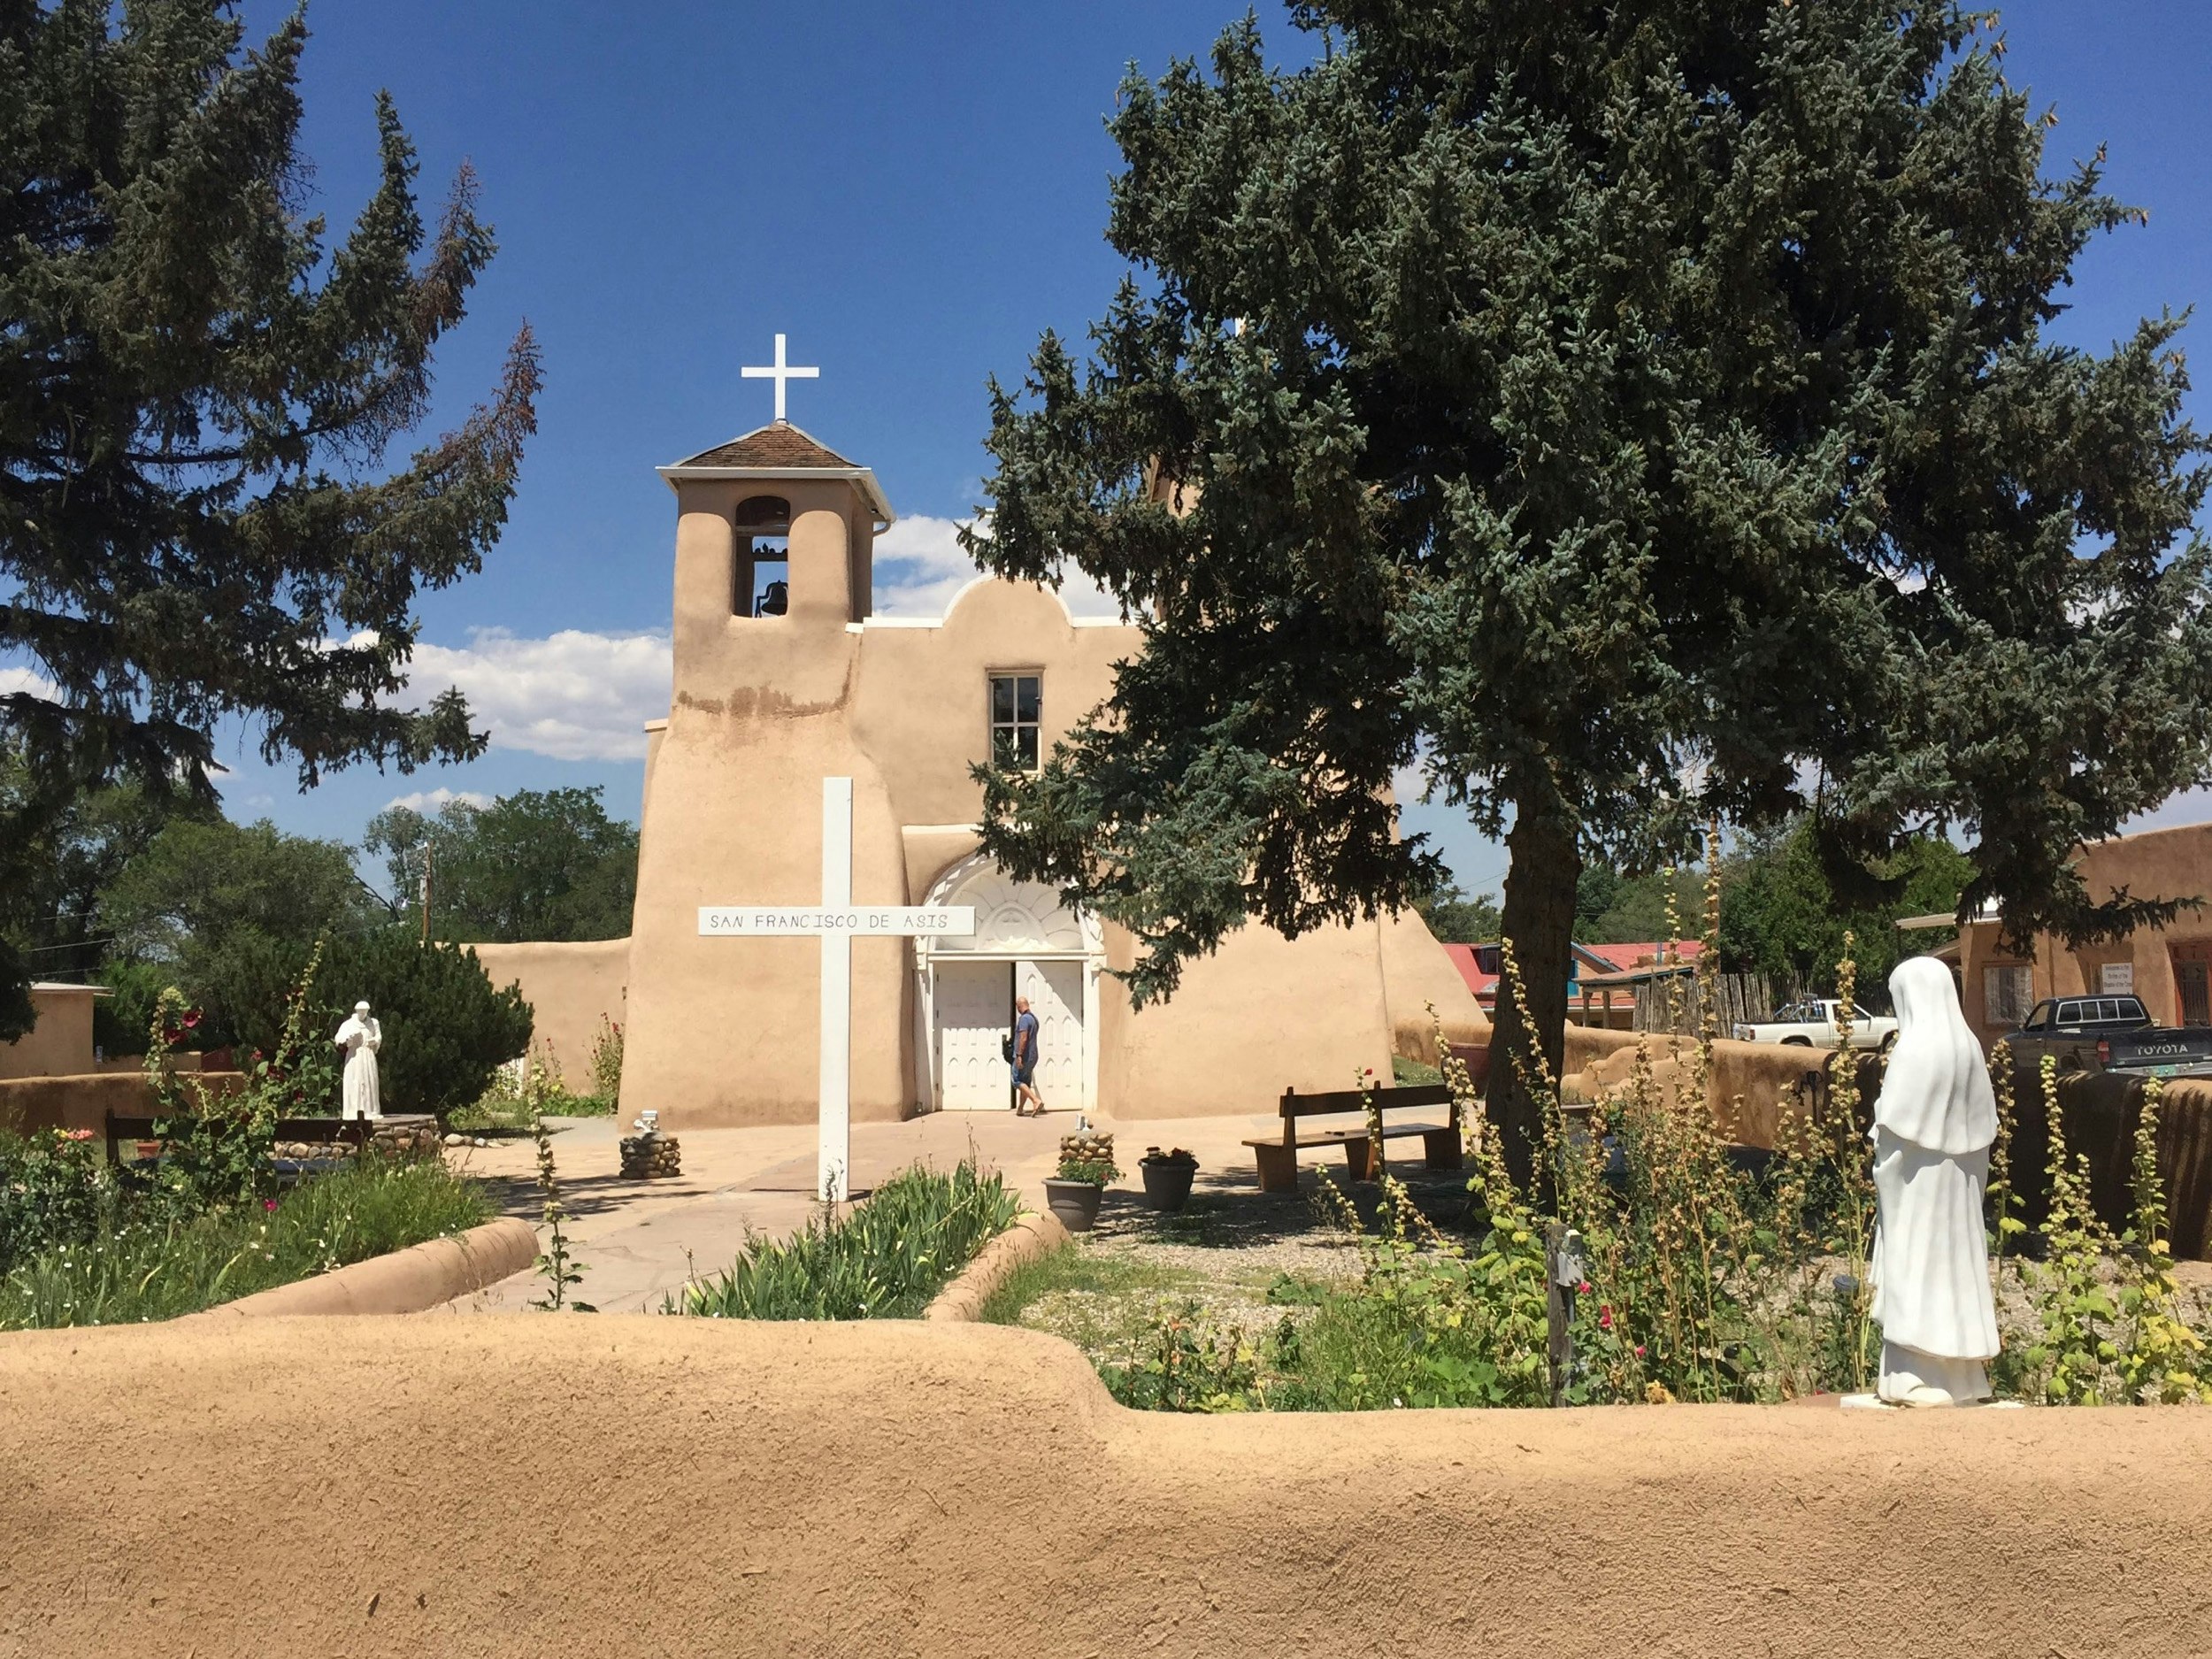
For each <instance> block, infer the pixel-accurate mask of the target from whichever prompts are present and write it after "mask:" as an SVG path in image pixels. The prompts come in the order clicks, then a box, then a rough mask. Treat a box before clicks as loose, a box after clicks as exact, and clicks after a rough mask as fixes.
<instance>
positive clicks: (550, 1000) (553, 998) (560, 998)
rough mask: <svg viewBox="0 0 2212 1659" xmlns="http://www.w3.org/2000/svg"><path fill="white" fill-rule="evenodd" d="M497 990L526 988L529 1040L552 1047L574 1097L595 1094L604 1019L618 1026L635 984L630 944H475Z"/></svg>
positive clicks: (610, 941)
mask: <svg viewBox="0 0 2212 1659" xmlns="http://www.w3.org/2000/svg"><path fill="white" fill-rule="evenodd" d="M469 949H472V950H473V951H474V952H475V953H476V959H477V960H478V961H479V962H480V963H482V964H484V972H486V973H487V974H488V975H489V976H490V978H491V982H492V984H493V985H495V986H496V987H501V988H504V987H507V986H510V985H519V986H520V987H522V995H523V1000H524V1001H525V1002H528V1003H529V1004H530V1020H531V1025H530V1041H531V1044H532V1046H533V1047H535V1046H536V1045H537V1044H538V1043H540V1042H548V1041H549V1042H550V1043H551V1044H552V1045H553V1054H554V1057H555V1058H556V1059H557V1061H558V1062H559V1064H560V1068H561V1077H562V1080H563V1081H564V1082H565V1083H566V1084H567V1086H568V1089H569V1092H570V1093H571V1094H589V1093H590V1092H591V1087H592V1084H591V1055H592V1048H593V1046H594V1045H595V1043H597V1041H599V1022H600V1020H601V1019H602V1018H604V1019H607V1020H610V1021H611V1022H612V1023H613V1024H615V1025H623V1024H624V1023H625V1022H626V1020H627V1018H628V1010H626V1007H625V1002H626V995H627V992H628V990H629V979H630V941H628V940H627V939H590V940H575V941H563V942H559V943H532V944H516V945H500V944H491V945H471V946H470V947H469Z"/></svg>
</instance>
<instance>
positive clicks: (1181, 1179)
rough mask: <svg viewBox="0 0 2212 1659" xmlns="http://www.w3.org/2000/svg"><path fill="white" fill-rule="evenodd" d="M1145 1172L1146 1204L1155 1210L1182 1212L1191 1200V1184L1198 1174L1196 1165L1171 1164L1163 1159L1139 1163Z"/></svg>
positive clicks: (1147, 1159) (1143, 1160) (1146, 1159)
mask: <svg viewBox="0 0 2212 1659" xmlns="http://www.w3.org/2000/svg"><path fill="white" fill-rule="evenodd" d="M1137 1167H1138V1168H1139V1169H1140V1170H1141V1171H1144V1202H1146V1203H1148V1204H1149V1205H1151V1206H1152V1208H1153V1209H1155V1210H1180V1209H1181V1208H1182V1207H1183V1206H1184V1204H1185V1203H1187V1202H1189V1199H1190V1184H1191V1180H1192V1179H1193V1178H1194V1176H1196V1175H1197V1173H1198V1165H1196V1164H1184V1163H1179V1162H1178V1163H1171V1162H1170V1161H1169V1160H1167V1159H1165V1158H1163V1159H1161V1160H1160V1161H1159V1162H1158V1163H1157V1164H1155V1163H1154V1162H1153V1161H1152V1160H1151V1159H1150V1158H1145V1159H1142V1160H1141V1161H1140V1162H1139V1164H1138V1165H1137Z"/></svg>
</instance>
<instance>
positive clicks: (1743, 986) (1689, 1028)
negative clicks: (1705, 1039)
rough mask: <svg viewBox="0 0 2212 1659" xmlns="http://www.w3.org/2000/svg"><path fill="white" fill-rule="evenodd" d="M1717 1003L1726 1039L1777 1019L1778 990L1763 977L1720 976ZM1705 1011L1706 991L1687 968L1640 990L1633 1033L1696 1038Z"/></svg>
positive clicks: (1649, 981)
mask: <svg viewBox="0 0 2212 1659" xmlns="http://www.w3.org/2000/svg"><path fill="white" fill-rule="evenodd" d="M1670 996H1671V999H1672V1006H1671V1007H1670V1006H1669V999H1670ZM1713 1002H1714V1003H1715V1006H1716V1010H1717V1012H1718V1014H1719V1016H1720V1034H1721V1035H1722V1036H1724V1037H1725V1036H1727V1035H1728V1034H1729V1033H1731V1032H1732V1030H1733V1029H1734V1028H1735V1027H1736V1026H1737V1025H1751V1024H1754V1023H1755V1022H1756V1021H1759V1020H1764V1019H1771V1018H1773V1017H1774V990H1773V987H1771V986H1770V985H1769V984H1768V982H1767V976H1766V975H1765V974H1763V973H1724V974H1721V975H1719V976H1718V977H1717V979H1715V981H1714V984H1713ZM1704 1011H1705V987H1704V986H1703V985H1702V984H1701V982H1700V981H1699V979H1698V977H1697V975H1696V974H1695V973H1694V972H1692V971H1691V970H1689V969H1687V968H1685V969H1684V970H1683V971H1682V972H1679V973H1671V974H1667V975H1664V976H1655V977H1653V978H1651V979H1645V980H1643V981H1642V982H1640V984H1639V985H1638V986H1637V987H1636V1014H1635V1019H1634V1023H1633V1025H1632V1027H1631V1029H1632V1030H1636V1031H1671V1032H1679V1033H1683V1034H1684V1035H1686V1036H1694V1035H1696V1033H1697V1030H1698V1025H1699V1022H1700V1020H1701V1018H1702V1016H1703V1014H1704Z"/></svg>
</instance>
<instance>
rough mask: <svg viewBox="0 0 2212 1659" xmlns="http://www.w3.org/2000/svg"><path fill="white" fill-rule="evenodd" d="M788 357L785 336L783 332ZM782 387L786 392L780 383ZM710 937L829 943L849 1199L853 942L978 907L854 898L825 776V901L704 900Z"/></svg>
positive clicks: (931, 926)
mask: <svg viewBox="0 0 2212 1659" xmlns="http://www.w3.org/2000/svg"><path fill="white" fill-rule="evenodd" d="M776 356H777V357H778V359H779V360H780V359H781V357H782V356H783V336H782V335H780V334H779V335H777V336H776ZM777 390H778V392H779V394H780V393H781V390H782V388H781V385H780V383H779V385H778V388H777ZM699 932H700V934H701V935H702V936H703V937H704V938H709V939H796V938H807V937H814V938H818V939H820V940H821V941H822V1030H821V1055H820V1079H821V1080H820V1094H821V1104H820V1107H819V1108H818V1119H819V1123H820V1127H821V1143H820V1152H819V1155H818V1158H817V1161H816V1165H815V1184H814V1190H815V1195H816V1196H817V1197H818V1198H819V1199H820V1200H821V1201H822V1202H824V1203H842V1202H844V1201H845V1200H846V1199H848V1198H849V1197H850V1196H851V1195H852V1182H851V1179H850V1169H851V1163H852V1056H853V941H854V940H855V939H856V938H868V939H882V938H915V937H919V936H923V935H928V936H931V937H934V938H940V939H965V938H968V937H970V936H972V934H973V933H974V932H975V907H974V906H973V905H972V904H944V905H908V904H868V905H861V906H858V907H856V906H855V905H854V903H853V780H851V779H850V778H825V779H823V780H822V902H820V903H819V904H702V905H701V906H700V907H699Z"/></svg>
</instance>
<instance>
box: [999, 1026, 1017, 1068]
mask: <svg viewBox="0 0 2212 1659" xmlns="http://www.w3.org/2000/svg"><path fill="white" fill-rule="evenodd" d="M998 1051H999V1053H1001V1054H1002V1055H1003V1056H1006V1064H1009V1065H1011V1064H1014V1036H1013V1033H1011V1032H1009V1033H1007V1034H1006V1035H1005V1036H1003V1037H1002V1038H1000V1039H999V1045H998Z"/></svg>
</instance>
